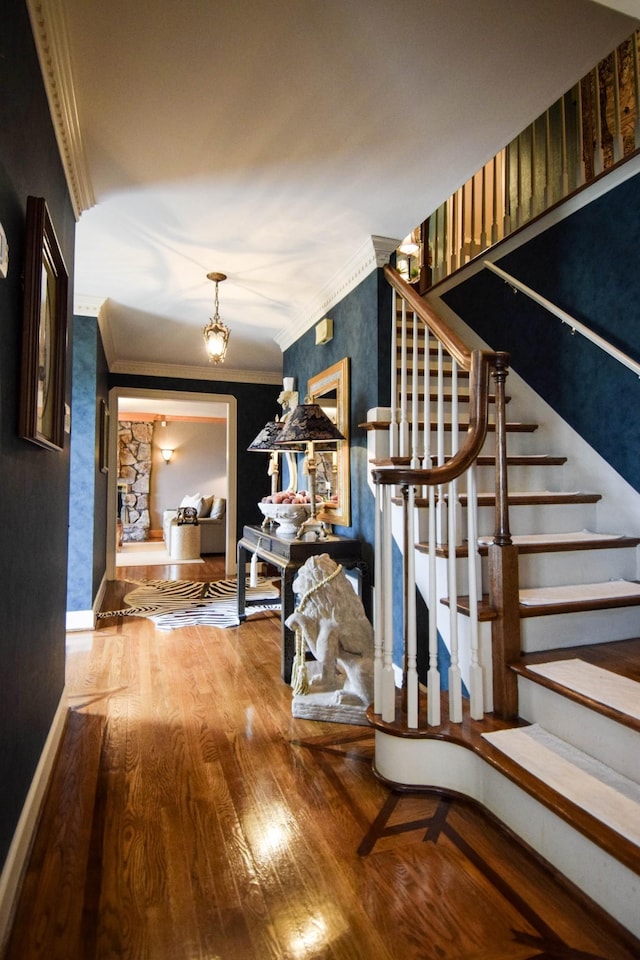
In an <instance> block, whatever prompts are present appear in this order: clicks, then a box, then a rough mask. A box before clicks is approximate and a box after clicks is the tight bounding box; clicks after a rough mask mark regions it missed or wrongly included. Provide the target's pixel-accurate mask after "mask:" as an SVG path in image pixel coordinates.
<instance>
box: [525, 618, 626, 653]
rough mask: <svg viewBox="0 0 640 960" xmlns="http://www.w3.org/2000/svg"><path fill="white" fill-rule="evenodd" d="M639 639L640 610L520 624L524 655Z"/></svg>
mask: <svg viewBox="0 0 640 960" xmlns="http://www.w3.org/2000/svg"><path fill="white" fill-rule="evenodd" d="M637 637H640V607H618V608H616V609H613V610H589V611H586V612H584V613H563V614H556V615H554V616H544V617H527V618H525V619H523V620H521V622H520V642H521V645H522V650H523V652H524V653H537V652H539V651H541V650H560V649H562V648H564V647H573V646H576V647H577V646H586V645H587V644H589V643H609V642H610V641H612V640H633V639H635V638H637Z"/></svg>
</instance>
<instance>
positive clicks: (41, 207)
mask: <svg viewBox="0 0 640 960" xmlns="http://www.w3.org/2000/svg"><path fill="white" fill-rule="evenodd" d="M68 286H69V276H68V273H67V268H66V266H65V263H64V260H63V258H62V253H61V251H60V246H59V244H58V240H57V237H56V234H55V230H54V229H53V223H52V222H51V217H50V215H49V211H48V209H47V204H46V202H45V201H44V199H43V198H42V197H28V198H27V220H26V242H25V263H24V311H23V331H22V363H21V379H20V402H19V422H18V432H19V435H20V436H21V437H24V438H25V440H31V442H32V443H37V444H38V445H39V446H41V447H48V448H49V449H52V450H62V448H63V447H64V416H65V407H64V399H65V396H64V395H65V359H66V352H67V296H68Z"/></svg>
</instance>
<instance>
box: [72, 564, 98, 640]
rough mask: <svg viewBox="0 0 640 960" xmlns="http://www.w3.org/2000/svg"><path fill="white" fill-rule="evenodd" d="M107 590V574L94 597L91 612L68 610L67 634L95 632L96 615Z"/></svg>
mask: <svg viewBox="0 0 640 960" xmlns="http://www.w3.org/2000/svg"><path fill="white" fill-rule="evenodd" d="M106 589H107V577H106V574H103V576H102V580H101V582H100V586H99V587H98V592H97V593H96V595H95V597H94V600H93V605H92V607H91V610H67V622H66V631H67V633H74V632H75V631H78V630H80V631H84V630H95V626H96V614H97V613H98V611H99V610H100V607H101V605H102V598H103V597H104V595H105V592H106Z"/></svg>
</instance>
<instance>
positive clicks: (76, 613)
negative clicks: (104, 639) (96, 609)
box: [65, 610, 94, 633]
mask: <svg viewBox="0 0 640 960" xmlns="http://www.w3.org/2000/svg"><path fill="white" fill-rule="evenodd" d="M93 627H94V619H93V610H67V620H66V624H65V629H66V631H67V633H74V632H75V631H77V630H93Z"/></svg>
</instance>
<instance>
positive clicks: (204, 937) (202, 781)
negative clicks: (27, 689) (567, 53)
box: [5, 559, 639, 960]
mask: <svg viewBox="0 0 640 960" xmlns="http://www.w3.org/2000/svg"><path fill="white" fill-rule="evenodd" d="M196 568H197V570H196ZM164 569H165V568H157V567H153V568H140V567H136V568H135V569H134V568H121V569H120V570H119V572H118V576H119V580H118V581H116V582H114V583H113V584H111V585H110V590H109V593H108V595H107V597H106V598H105V603H104V605H103V608H104V609H117V608H118V604H119V603H121V602H122V597H123V596H124V594H125V593H126V592H127V590H128V589H130V588H131V582H130V581H132V580H140V579H143V578H144V577H149V576H150V577H153V578H156V579H163V578H165V576H166V575H165V574H164V573H160V570H164ZM174 569H175V568H174ZM194 570H196V572H195V573H194ZM221 570H222V572H221ZM216 571H217V574H216ZM216 575H217V577H222V576H224V571H223V568H221V567H220V562H219V560H218V559H216V560H214V561H211V562H208V563H206V564H197V565H194V567H193V568H187V566H186V565H185V566H183V567H181V568H180V570H179V576H180V578H181V579H188V578H194V577H195V578H197V579H199V580H207V579H215V577H216ZM279 639H280V628H279V620H278V617H277V615H276V614H273V613H271V614H266V615H265V614H259V615H254V616H252V617H250V618H249V619H248V620H247V621H246V622H245V623H243V624H242V625H241V626H240V627H237V628H228V629H225V630H218V629H214V628H211V627H207V628H204V627H184V628H180V629H179V630H175V631H168V632H161V631H158V630H156V629H155V628H154V626H153V624H152V622H151V621H149V620H147V619H144V618H138V617H127V618H119V619H116V618H112V619H109V620H105V621H101V623H100V627H99V629H98V630H96V631H93V632H90V633H86V634H82V635H77V634H74V635H71V636H70V641H71V642H70V652H69V655H68V691H69V715H68V723H67V729H66V734H65V737H64V740H63V744H62V748H61V751H60V755H59V758H58V762H57V766H56V769H55V774H54V777H53V781H52V784H51V788H50V791H49V794H48V797H47V801H46V805H45V810H44V813H43V817H42V820H41V823H40V827H39V830H38V833H37V837H36V841H35V845H34V848H33V852H32V856H31V860H30V865H29V869H28V872H27V875H26V878H25V883H24V887H23V891H22V894H21V897H20V900H19V904H18V910H17V914H16V917H15V922H14V926H13V931H12V935H11V938H10V942H9V945H8V949H7V951H6V954H5V960H35V958H47V960H110V958H140V960H192V958H194V960H195V958H198V960H276V958H277V960H285V958H286V960H298V958H304V960H311V958H314V960H320V958H322V960H526V958H534V957H538V958H541V960H542V958H548V960H552V958H556V960H578V958H582V960H588V958H591V960H594V958H602V960H631V958H633V957H638V955H639V954H638V949H637V948H638V944H637V943H636V942H634V941H632V939H631V938H630V937H627V936H626V935H625V934H624V932H623V931H621V930H620V929H619V927H617V926H616V925H615V924H614V923H613V922H611V921H610V920H608V919H607V918H606V917H604V916H603V915H602V914H601V913H600V912H599V910H598V908H597V907H596V906H595V905H593V904H590V903H585V902H584V901H583V900H582V899H581V898H580V897H579V896H578V895H577V894H576V893H575V891H570V890H569V888H567V887H565V886H564V885H563V884H562V883H560V882H559V881H558V879H557V878H555V877H554V876H553V874H552V873H551V872H550V871H548V870H546V869H544V868H543V867H542V866H541V865H540V864H539V863H538V862H537V861H536V860H535V859H534V858H533V857H531V856H530V855H529V853H528V852H527V851H526V850H524V849H523V847H521V846H520V845H519V844H518V843H516V842H515V841H514V840H513V839H512V838H511V837H510V836H509V835H508V834H506V833H505V832H504V831H502V830H501V829H499V828H498V826H497V825H496V824H495V823H494V822H493V821H492V820H490V819H489V818H487V817H486V816H484V814H483V813H482V812H481V811H480V810H479V809H478V808H476V807H474V806H473V805H471V804H468V803H465V802H461V801H459V800H456V799H447V798H443V797H439V796H435V795H426V794H419V793H411V792H410V793H396V792H393V791H391V790H389V789H388V788H387V787H386V786H384V785H383V784H381V783H380V782H378V781H377V780H376V779H375V777H374V776H373V774H372V772H371V758H372V755H373V733H372V731H371V730H370V729H369V728H367V727H357V726H346V725H342V724H329V723H318V722H313V721H305V720H298V719H293V718H292V717H291V711H290V691H289V689H288V688H287V687H286V686H284V684H283V683H282V681H281V680H280V678H279Z"/></svg>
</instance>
